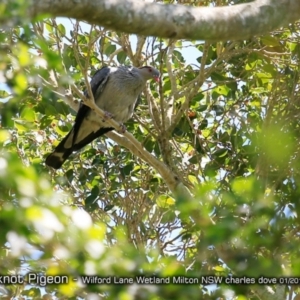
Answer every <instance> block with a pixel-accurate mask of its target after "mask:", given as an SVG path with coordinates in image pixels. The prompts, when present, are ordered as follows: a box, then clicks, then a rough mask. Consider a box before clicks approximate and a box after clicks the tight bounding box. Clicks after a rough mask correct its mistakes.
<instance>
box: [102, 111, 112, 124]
mask: <svg viewBox="0 0 300 300" xmlns="http://www.w3.org/2000/svg"><path fill="white" fill-rule="evenodd" d="M113 117H114V116H113V114H112V113H110V112H109V111H104V120H102V122H105V119H112V118H113Z"/></svg>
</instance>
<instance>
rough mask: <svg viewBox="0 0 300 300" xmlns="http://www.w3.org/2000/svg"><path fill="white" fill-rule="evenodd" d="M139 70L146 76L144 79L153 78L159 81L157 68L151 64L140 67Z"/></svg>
mask: <svg viewBox="0 0 300 300" xmlns="http://www.w3.org/2000/svg"><path fill="white" fill-rule="evenodd" d="M139 69H140V72H141V74H142V75H143V76H144V77H145V78H146V79H152V78H153V79H154V80H155V81H156V82H159V81H160V73H159V71H158V70H156V69H155V68H153V67H151V66H144V67H140V68H139Z"/></svg>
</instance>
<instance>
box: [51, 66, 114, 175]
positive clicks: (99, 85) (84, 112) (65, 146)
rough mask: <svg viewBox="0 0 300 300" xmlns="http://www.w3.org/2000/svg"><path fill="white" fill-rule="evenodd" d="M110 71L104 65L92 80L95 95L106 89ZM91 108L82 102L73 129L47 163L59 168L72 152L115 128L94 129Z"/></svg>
mask: <svg viewBox="0 0 300 300" xmlns="http://www.w3.org/2000/svg"><path fill="white" fill-rule="evenodd" d="M109 73H110V68H108V67H103V68H101V69H100V70H98V71H97V72H96V73H95V75H94V76H93V78H92V80H91V83H90V84H91V89H92V93H93V96H94V97H95V95H96V94H97V95H98V96H99V94H101V92H102V90H103V89H104V87H105V85H106V83H107V80H108V77H109ZM84 94H85V96H86V97H88V92H87V91H85V92H84ZM90 112H91V109H90V108H89V107H88V106H86V105H84V104H83V103H81V104H80V108H79V110H78V113H77V115H76V118H75V123H74V126H73V128H72V129H71V131H70V132H69V133H68V134H67V136H65V137H64V139H63V140H62V141H61V142H60V143H59V145H58V146H57V147H56V148H55V150H54V152H52V153H51V154H50V155H49V156H48V157H47V159H46V164H47V165H48V166H50V167H52V168H54V169H58V168H60V167H61V166H62V164H63V163H64V162H65V160H66V159H67V158H68V157H69V156H70V155H71V154H72V152H73V151H77V150H79V149H81V148H82V147H84V146H85V145H87V144H89V143H90V142H92V141H93V140H94V139H96V138H97V137H99V136H101V135H103V134H105V133H107V132H109V131H111V130H113V128H110V127H109V128H99V129H98V130H97V131H94V130H93V128H92V126H91V121H89V119H88V116H89V114H90Z"/></svg>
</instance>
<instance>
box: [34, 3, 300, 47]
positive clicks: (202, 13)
mask: <svg viewBox="0 0 300 300" xmlns="http://www.w3.org/2000/svg"><path fill="white" fill-rule="evenodd" d="M31 3H32V4H31V5H30V7H29V13H30V15H31V16H32V17H35V16H38V15H41V14H51V15H52V16H55V17H58V16H61V17H70V18H75V19H77V20H85V21H87V22H89V23H92V24H98V25H101V26H104V27H106V28H111V29H114V30H119V31H122V32H128V33H136V34H139V35H147V36H158V37H164V38H175V39H195V40H199V39H200V40H219V41H220V40H233V39H246V38H248V37H251V36H253V35H259V34H263V33H267V32H270V31H272V30H274V29H276V28H278V27H281V26H286V25H288V24H289V23H292V22H294V21H296V20H298V19H299V18H300V1H299V0H255V1H253V2H250V3H246V4H239V5H234V6H230V7H229V6H227V7H189V6H184V5H173V4H158V3H147V2H144V1H140V0H122V1H121V2H120V1H115V0H78V1H71V0H47V1H46V0H45V1H40V0H32V1H31Z"/></svg>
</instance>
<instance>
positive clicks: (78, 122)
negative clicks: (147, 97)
mask: <svg viewBox="0 0 300 300" xmlns="http://www.w3.org/2000/svg"><path fill="white" fill-rule="evenodd" d="M159 78H160V73H159V71H158V70H156V69H155V68H153V67H151V66H143V67H140V68H136V67H128V66H119V67H107V66H105V67H102V68H101V69H99V70H98V71H97V72H96V73H95V74H94V76H93V78H92V80H91V82H90V85H91V90H92V93H93V96H94V99H95V103H96V104H97V105H98V107H99V108H101V109H102V110H103V111H104V112H105V113H106V115H107V116H111V117H112V118H113V119H114V120H115V121H117V122H119V123H121V124H123V123H124V122H126V121H127V120H129V119H130V118H131V117H132V114H133V112H134V109H135V108H136V106H137V104H138V101H139V99H140V94H141V92H142V90H143V88H144V87H145V84H146V82H147V80H149V79H154V80H155V81H157V82H158V81H159ZM84 95H85V96H86V97H87V98H89V95H88V92H87V90H86V91H85V92H84ZM113 129H114V128H112V127H109V125H108V124H107V123H105V120H103V118H101V117H100V116H99V115H98V114H96V113H95V112H94V111H93V110H92V109H91V108H90V107H88V106H86V105H85V104H84V103H82V102H81V103H80V107H79V110H78V113H77V115H76V118H75V123H74V125H73V127H72V129H71V131H70V132H69V133H68V134H67V135H66V136H65V137H64V139H63V140H62V141H61V142H60V143H59V145H58V146H57V147H56V148H55V150H54V151H53V152H52V153H51V154H49V155H48V157H47V158H46V165H47V166H49V167H52V168H54V169H59V168H60V167H61V166H62V165H63V163H64V162H65V161H66V159H68V157H69V156H70V155H71V154H72V152H73V151H78V150H80V149H81V148H83V147H84V146H86V145H87V144H89V143H91V142H92V141H93V140H95V139H96V138H98V137H100V136H102V135H104V134H105V133H107V132H109V131H111V130H113Z"/></svg>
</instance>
